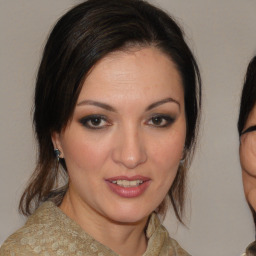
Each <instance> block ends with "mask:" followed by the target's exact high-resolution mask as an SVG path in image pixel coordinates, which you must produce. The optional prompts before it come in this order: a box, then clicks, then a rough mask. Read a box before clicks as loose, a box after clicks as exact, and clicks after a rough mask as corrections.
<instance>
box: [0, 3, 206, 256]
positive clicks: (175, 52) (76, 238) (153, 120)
mask: <svg viewBox="0 0 256 256" xmlns="http://www.w3.org/2000/svg"><path fill="white" fill-rule="evenodd" d="M34 104H35V106H34V125H35V132H36V135H37V139H38V146H39V153H38V162H37V167H36V170H35V172H34V174H33V176H32V178H31V180H30V182H29V185H28V187H27V189H26V190H25V192H24V194H23V196H22V198H21V202H20V209H21V212H22V213H23V214H25V215H30V217H29V219H28V221H27V223H26V224H25V226H24V227H22V228H21V229H20V230H18V231H17V232H16V233H14V234H13V235H12V236H10V237H9V238H8V239H7V241H6V242H5V243H4V245H3V246H2V248H1V252H0V255H181V256H182V255H189V254H188V253H186V252H185V251H184V250H183V249H182V248H181V247H180V246H179V245H178V243H177V242H176V241H175V240H173V239H171V238H170V237H169V235H168V232H167V230H166V229H165V228H164V227H163V226H162V225H161V223H160V221H159V219H158V217H157V214H160V215H161V214H162V215H164V213H165V211H166V209H167V205H168V201H169V200H170V202H171V204H172V206H173V208H174V211H175V214H176V216H177V218H178V219H179V220H180V221H181V222H182V212H183V204H184V189H185V178H186V172H187V168H188V166H189V164H190V162H191V159H192V156H193V151H194V148H195V142H196V137H197V128H198V122H199V113H200V105H201V84H200V74H199V71H198V67H197V64H196V61H195V59H194V57H193V55H192V53H191V51H190V49H189V48H188V46H187V44H186V43H185V41H184V38H183V34H182V32H181V30H180V28H179V27H178V26H177V24H176V23H175V22H174V21H173V20H172V19H171V18H170V17H169V16H168V15H167V14H166V13H164V12H163V11H161V10H159V9H157V8H155V7H153V6H151V5H150V4H148V3H147V2H145V1H137V0H121V1H120V0H108V1H105V0H89V1H86V2H84V3H82V4H80V5H78V6H77V7H75V8H73V9H72V10H70V11H69V12H68V13H67V14H65V15H64V16H63V17H62V18H61V19H60V20H59V21H58V23H57V24H56V26H55V27H54V29H53V31H52V33H51V34H50V36H49V39H48V42H47V44H46V47H45V50H44V53H43V58H42V62H41V65H40V68H39V72H38V76H37V83H36V90H35V103H34ZM63 176H64V179H63Z"/></svg>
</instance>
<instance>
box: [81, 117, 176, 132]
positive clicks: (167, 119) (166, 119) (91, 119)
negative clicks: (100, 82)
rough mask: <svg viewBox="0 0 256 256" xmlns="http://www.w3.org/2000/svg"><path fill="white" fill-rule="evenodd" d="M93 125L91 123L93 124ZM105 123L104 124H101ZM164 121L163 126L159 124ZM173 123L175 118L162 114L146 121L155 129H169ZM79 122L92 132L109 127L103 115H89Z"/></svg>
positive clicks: (109, 124)
mask: <svg viewBox="0 0 256 256" xmlns="http://www.w3.org/2000/svg"><path fill="white" fill-rule="evenodd" d="M95 121H96V123H94V124H93V122H95ZM102 121H103V122H105V124H103V125H102V124H101V123H102ZM154 121H156V122H159V121H160V124H154V123H153V122H154ZM163 121H164V124H161V123H162V122H163ZM174 121H175V118H173V117H171V116H169V115H163V114H156V115H154V116H152V117H151V118H150V119H149V120H148V121H146V124H148V125H150V126H152V127H155V128H165V127H169V126H170V125H171V124H173V122H174ZM79 122H80V123H81V124H82V125H83V126H84V127H86V128H88V129H92V130H99V129H103V128H106V127H107V126H111V125H112V124H111V122H110V121H108V120H107V118H106V117H105V116H103V115H89V116H86V117H83V118H81V119H80V120H79Z"/></svg>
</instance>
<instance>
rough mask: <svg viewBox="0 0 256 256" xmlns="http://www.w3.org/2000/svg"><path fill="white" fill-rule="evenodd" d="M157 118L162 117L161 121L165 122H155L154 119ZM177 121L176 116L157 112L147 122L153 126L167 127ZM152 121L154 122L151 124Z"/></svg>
mask: <svg viewBox="0 0 256 256" xmlns="http://www.w3.org/2000/svg"><path fill="white" fill-rule="evenodd" d="M157 119H160V121H161V122H162V121H165V123H164V124H160V125H158V124H154V123H153V122H152V121H153V120H155V121H157ZM174 121H175V118H173V117H171V116H169V115H163V114H156V115H154V116H152V117H151V118H150V119H149V120H148V121H147V123H148V124H149V125H151V126H153V127H156V128H165V127H169V126H170V125H171V124H173V123H174ZM150 122H152V124H150Z"/></svg>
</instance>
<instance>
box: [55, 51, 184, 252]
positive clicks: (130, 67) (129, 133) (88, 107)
mask: <svg viewBox="0 0 256 256" xmlns="http://www.w3.org/2000/svg"><path fill="white" fill-rule="evenodd" d="M92 101H93V102H92ZM95 102H97V103H96V104H95ZM98 103H100V104H98ZM102 103H104V104H106V105H107V107H106V106H105V105H104V106H102ZM155 103H156V104H155ZM88 115H101V116H104V119H100V121H99V120H95V119H93V120H90V119H89V120H88ZM155 115H158V117H159V118H158V119H157V120H155V119H154V118H152V117H153V116H155ZM163 116H164V117H163ZM166 116H167V117H166ZM81 119H82V120H85V119H86V121H83V122H82V123H81ZM170 120H172V121H170ZM96 121H98V123H97V125H95V123H96ZM95 127H96V128H99V129H95ZM185 137H186V119H185V110H184V92H183V86H182V82H181V77H180V75H179V73H178V71H177V69H176V67H175V65H174V63H173V62H172V61H171V60H170V58H169V57H168V56H166V55H165V54H163V53H162V52H160V51H159V50H158V49H156V48H154V47H147V48H140V49H138V48H135V49H129V50H128V51H118V52H114V53H111V54H109V55H108V56H106V57H105V58H103V59H102V60H100V61H99V62H98V63H97V64H96V65H95V66H94V67H93V68H92V70H91V72H90V73H89V75H88V76H87V78H86V80H85V82H84V84H83V87H82V90H81V93H80V95H79V98H78V101H77V105H76V107H75V110H74V115H73V117H72V119H71V121H70V123H69V125H68V126H67V127H66V129H65V130H63V131H62V132H61V133H60V134H58V133H54V134H53V135H52V140H53V143H54V146H55V147H57V148H59V149H60V151H61V157H63V158H65V161H66V165H67V169H68V173H69V178H70V183H69V189H68V192H67V194H66V195H65V197H64V200H63V202H62V204H61V206H60V208H61V209H62V210H63V212H64V213H66V214H67V215H68V216H69V217H70V218H72V219H73V220H75V221H76V222H77V223H78V224H79V225H80V226H81V227H82V228H83V229H84V230H85V231H86V232H87V233H88V234H90V235H91V236H93V237H94V238H95V239H96V240H98V241H99V242H101V243H102V244H105V245H106V246H108V247H109V248H111V249H112V250H113V251H115V252H117V253H118V254H120V255H124V256H125V255H142V254H143V253H144V252H145V250H146V246H147V241H146V237H145V233H144V229H145V226H146V223H147V220H148V217H149V215H150V214H151V213H152V212H153V211H154V210H155V209H156V208H157V207H158V206H159V204H160V203H161V202H162V201H163V199H164V198H165V196H166V194H167V192H168V190H169V189H170V187H171V184H172V183H173V180H174V178H175V176H176V173H177V169H178V166H179V162H180V159H181V158H182V155H183V148H184V143H185ZM121 175H124V176H127V177H132V176H134V175H142V176H146V177H148V178H149V179H150V182H149V185H148V187H147V188H146V190H145V191H144V192H143V193H142V194H141V195H139V196H137V197H133V198H124V197H122V196H119V195H117V194H116V193H114V192H113V191H112V190H111V189H110V188H109V186H108V185H107V184H106V181H105V180H106V179H108V178H111V177H116V176H121ZM106 234H108V235H107V236H106Z"/></svg>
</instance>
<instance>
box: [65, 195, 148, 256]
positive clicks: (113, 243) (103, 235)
mask: <svg viewBox="0 0 256 256" xmlns="http://www.w3.org/2000/svg"><path fill="white" fill-rule="evenodd" d="M79 201H80V202H79ZM60 209H61V210H62V211H63V212H64V213H65V214H66V215H67V216H68V217H69V218H71V219H73V220H74V221H75V222H77V223H78V224H79V225H80V226H81V228H82V229H83V230H84V231H85V232H86V233H87V234H89V235H90V236H92V237H93V238H95V239H96V240H97V241H98V242H100V243H101V244H103V245H105V246H107V247H108V248H110V249H112V250H113V251H114V252H116V253H118V254H119V255H122V256H130V255H134V256H140V255H142V254H143V253H144V252H145V251H146V247H147V239H146V235H145V232H144V229H145V226H146V224H147V219H148V217H146V218H144V219H143V220H141V221H139V222H136V223H120V222H116V221H113V220H111V219H109V218H107V217H105V216H103V215H101V214H100V213H98V212H96V211H95V210H94V209H92V208H90V207H88V205H86V204H84V203H83V202H82V200H77V198H73V197H72V196H71V195H70V193H68V192H67V193H66V195H65V197H64V199H63V201H62V203H61V205H60Z"/></svg>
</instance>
